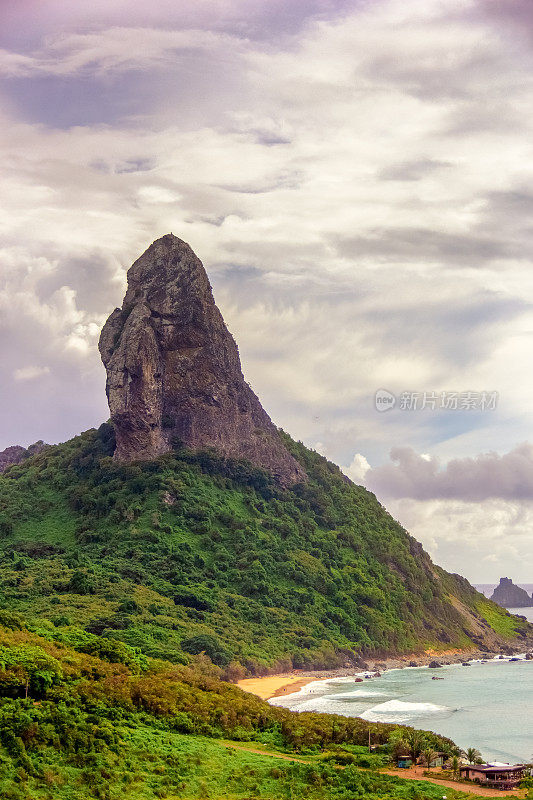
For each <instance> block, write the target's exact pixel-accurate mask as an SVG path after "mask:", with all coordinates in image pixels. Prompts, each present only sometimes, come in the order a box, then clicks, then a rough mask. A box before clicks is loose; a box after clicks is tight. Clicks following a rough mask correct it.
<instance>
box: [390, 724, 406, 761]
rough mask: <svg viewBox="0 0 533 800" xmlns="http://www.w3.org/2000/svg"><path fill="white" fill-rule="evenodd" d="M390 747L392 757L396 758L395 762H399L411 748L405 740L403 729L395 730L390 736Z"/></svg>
mask: <svg viewBox="0 0 533 800" xmlns="http://www.w3.org/2000/svg"><path fill="white" fill-rule="evenodd" d="M389 746H390V748H391V751H392V755H393V756H394V760H395V761H397V760H398V757H399V756H401V755H402V753H405V752H406V751H407V750H408V749H409V746H408V744H407V742H406V740H405V731H403V730H402V729H401V728H395V729H394V730H393V731H392V732H391V733H390V735H389Z"/></svg>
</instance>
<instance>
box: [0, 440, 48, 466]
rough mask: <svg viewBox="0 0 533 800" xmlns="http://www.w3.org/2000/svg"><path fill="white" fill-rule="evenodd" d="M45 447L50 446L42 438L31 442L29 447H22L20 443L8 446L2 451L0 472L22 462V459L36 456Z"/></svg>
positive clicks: (0, 454)
mask: <svg viewBox="0 0 533 800" xmlns="http://www.w3.org/2000/svg"><path fill="white" fill-rule="evenodd" d="M45 447H48V445H47V444H46V443H45V442H43V441H42V439H40V440H39V441H38V442H34V443H33V444H30V446H29V447H21V446H20V445H19V444H14V445H12V446H11V447H6V449H5V450H2V451H1V452H0V472H5V471H6V469H8V467H11V466H12V465H13V464H20V462H21V461H25V460H26V459H27V458H30V457H31V456H36V455H37V454H38V453H40V452H41V450H43V449H44V448H45Z"/></svg>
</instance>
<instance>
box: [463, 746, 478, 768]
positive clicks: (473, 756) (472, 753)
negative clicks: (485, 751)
mask: <svg viewBox="0 0 533 800" xmlns="http://www.w3.org/2000/svg"><path fill="white" fill-rule="evenodd" d="M466 758H467V761H468V763H469V764H480V763H481V753H480V752H479V750H476V748H475V747H469V748H468V750H467V751H466Z"/></svg>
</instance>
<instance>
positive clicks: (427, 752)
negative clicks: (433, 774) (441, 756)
mask: <svg viewBox="0 0 533 800" xmlns="http://www.w3.org/2000/svg"><path fill="white" fill-rule="evenodd" d="M437 755H438V753H437V752H436V751H435V750H433V748H432V747H425V748H424V750H423V751H422V757H423V759H424V764H425V765H426V767H427V768H428V770H430V769H431V763H432V762H433V761H434V760H435V759H436V757H437Z"/></svg>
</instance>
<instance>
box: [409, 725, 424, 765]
mask: <svg viewBox="0 0 533 800" xmlns="http://www.w3.org/2000/svg"><path fill="white" fill-rule="evenodd" d="M405 742H406V744H407V748H408V750H409V755H410V756H411V761H412V762H413V764H416V762H417V761H418V758H419V756H420V754H421V753H422V751H423V750H424V748H426V747H428V741H427V739H426V737H425V736H424V734H423V733H422V731H408V732H407V733H406V735H405Z"/></svg>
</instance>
